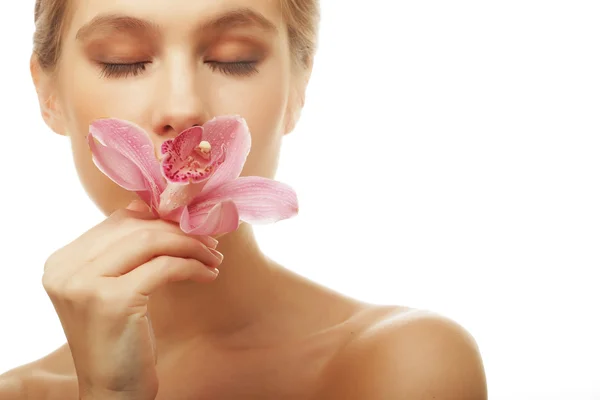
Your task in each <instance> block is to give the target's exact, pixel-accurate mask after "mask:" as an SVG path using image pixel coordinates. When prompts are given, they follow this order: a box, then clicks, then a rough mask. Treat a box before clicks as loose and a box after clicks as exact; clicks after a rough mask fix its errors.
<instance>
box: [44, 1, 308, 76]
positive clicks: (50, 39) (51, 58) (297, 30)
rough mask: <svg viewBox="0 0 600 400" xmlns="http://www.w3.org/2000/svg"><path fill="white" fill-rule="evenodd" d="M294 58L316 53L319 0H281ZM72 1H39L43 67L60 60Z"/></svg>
mask: <svg viewBox="0 0 600 400" xmlns="http://www.w3.org/2000/svg"><path fill="white" fill-rule="evenodd" d="M280 1H281V10H282V12H283V16H284V19H285V21H286V23H287V27H288V37H289V41H290V49H291V51H292V55H293V56H294V60H295V61H296V62H297V63H299V64H300V65H301V66H304V67H308V66H309V65H310V63H311V62H312V59H313V57H314V55H315V52H316V47H317V36H318V27H319V20H320V12H319V0H280ZM67 8H68V0H36V2H35V11H34V21H35V34H34V36H33V52H34V54H35V55H36V56H37V58H38V60H39V63H40V66H41V67H42V68H43V69H45V70H53V69H54V68H55V67H56V65H57V64H58V61H59V59H60V50H61V43H62V34H63V32H64V30H65V29H64V28H65V24H66V23H67V20H68V9H67Z"/></svg>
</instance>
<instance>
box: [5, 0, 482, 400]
mask: <svg viewBox="0 0 600 400" xmlns="http://www.w3.org/2000/svg"><path fill="white" fill-rule="evenodd" d="M71 3H72V5H73V8H72V10H71V11H72V12H71V15H70V18H69V21H68V22H69V23H68V24H67V27H66V31H65V35H64V37H63V51H62V54H61V60H60V64H59V68H58V69H57V70H56V72H55V73H54V74H53V73H49V72H48V71H45V70H42V69H41V68H40V66H39V64H38V63H37V60H36V58H35V57H32V62H31V71H32V77H33V80H34V83H35V86H36V89H37V93H38V96H39V100H40V109H41V112H42V115H43V118H44V120H45V121H46V123H47V124H48V126H49V127H50V128H51V129H52V130H53V131H54V132H56V133H58V134H61V135H65V136H68V137H69V138H70V141H71V143H72V149H73V156H74V161H75V166H76V168H77V171H78V173H79V176H80V178H81V182H82V183H83V185H84V188H85V190H86V191H87V192H88V194H89V196H90V198H91V199H92V200H93V201H94V202H95V203H96V204H97V206H98V207H99V208H100V209H101V210H102V211H103V212H104V213H105V215H107V218H106V219H105V220H104V221H103V222H101V223H100V224H99V225H97V226H95V227H93V228H91V229H90V230H89V231H88V232H86V233H84V234H83V235H82V236H80V237H79V238H78V239H76V240H74V241H73V242H72V243H69V244H67V245H66V246H64V247H63V248H61V249H59V250H57V251H56V252H55V253H54V254H52V255H51V256H50V257H49V258H48V260H47V262H46V265H45V270H44V275H43V279H42V283H43V285H44V288H45V289H46V291H47V293H48V295H49V296H50V299H51V300H52V302H53V304H54V306H55V308H56V312H57V314H58V316H59V318H60V321H61V324H62V326H63V329H64V331H65V334H66V338H67V341H68V343H67V344H65V345H64V346H62V347H60V348H59V349H57V350H56V351H55V352H53V353H51V354H49V355H48V356H46V357H44V358H42V359H40V360H37V361H34V362H32V363H30V364H27V365H24V366H21V367H19V368H15V369H14V370H12V371H9V372H8V373H6V374H4V375H2V376H1V377H0V400H5V399H7V400H8V399H11V400H14V399H36V400H43V399H52V400H54V399H56V400H70V399H73V400H75V399H85V400H92V399H94V400H95V399H102V400H113V399H115V400H117V399H118V400H121V399H122V400H150V399H165V400H166V399H168V400H177V399H195V400H198V399H263V400H265V399H309V400H310V399H314V400H317V399H369V400H391V399H411V400H412V399H437V400H449V399H457V400H458V399H460V400H484V399H486V398H487V390H486V382H485V374H484V369H483V366H482V361H481V357H480V355H479V351H478V349H477V346H476V344H475V342H474V340H473V339H472V338H471V336H470V335H469V334H468V333H467V332H466V331H465V330H464V329H463V328H462V327H461V326H459V325H458V324H456V323H455V322H453V321H451V320H449V319H446V318H443V317H440V316H438V315H435V314H433V313H429V312H426V311H420V310H413V309H409V308H406V307H400V306H379V305H372V304H367V303H364V302H359V301H356V300H354V299H351V298H348V297H346V296H343V295H341V294H339V293H336V292H334V291H331V290H329V289H327V288H325V287H322V286H320V285H318V284H316V283H314V282H311V281H308V280H306V279H304V278H303V277H301V276H298V275H296V274H294V273H292V272H290V271H288V270H286V269H285V268H283V267H282V266H280V265H278V264H276V263H275V262H273V261H272V260H270V259H269V258H268V257H267V256H266V255H264V254H263V253H262V252H261V250H260V248H259V246H258V245H257V243H256V242H255V240H254V236H253V233H252V228H251V227H250V226H249V225H247V224H242V225H241V226H240V228H239V229H238V230H237V231H236V232H233V233H230V234H227V235H224V236H222V237H219V238H216V239H218V243H217V240H215V239H212V240H211V239H210V238H203V237H194V236H189V235H185V234H184V233H183V232H181V231H180V230H179V228H178V227H177V226H176V225H174V224H172V223H169V222H165V221H161V220H157V219H156V218H155V217H154V216H153V215H152V214H151V213H150V212H149V211H148V209H147V207H146V206H145V205H144V204H143V203H140V202H139V201H134V200H135V197H134V196H133V195H132V194H131V193H129V192H127V191H125V190H123V189H121V188H120V187H118V186H117V185H115V184H114V183H113V182H112V181H110V180H109V179H108V178H106V177H105V176H104V175H103V174H102V173H101V172H99V171H98V169H97V168H96V167H95V166H94V165H93V163H92V161H91V154H90V151H89V149H88V147H87V144H86V135H87V131H88V126H89V124H90V122H91V121H93V120H94V119H97V118H102V117H106V116H110V117H115V118H123V119H128V120H132V121H134V122H136V123H137V124H139V125H141V126H142V127H143V128H145V129H146V130H148V132H150V133H151V135H152V140H153V141H154V143H155V144H156V145H157V147H159V146H158V145H159V144H160V143H162V142H163V141H164V140H167V139H169V138H172V137H174V136H175V135H176V134H177V133H179V132H180V131H182V130H183V129H185V128H188V127H190V126H192V125H194V124H199V125H202V124H203V123H204V122H206V121H207V120H209V119H211V118H212V117H214V116H218V115H223V114H239V115H242V116H243V117H244V118H245V119H246V121H247V122H248V125H249V127H250V131H251V133H252V144H253V145H252V150H251V152H250V155H249V157H248V161H247V163H246V165H245V167H244V171H243V172H242V175H246V176H248V175H257V176H264V177H268V178H273V176H274V174H275V171H276V168H277V160H278V156H279V148H280V143H281V140H282V138H283V136H284V135H286V134H288V133H289V132H291V131H292V130H293V128H294V126H295V124H296V122H297V119H298V117H299V115H300V111H301V109H302V105H303V104H304V93H305V89H306V85H307V83H308V80H309V77H310V72H311V66H310V65H309V66H307V67H300V66H298V65H297V64H295V63H294V61H293V56H292V55H291V50H290V47H289V43H288V37H287V33H286V32H287V31H286V27H285V23H284V21H283V19H282V15H281V9H280V6H279V2H278V1H273V0H252V1H250V0H210V1H209V0H198V1H193V2H192V1H188V0H153V1H151V2H150V1H146V0H72V1H71ZM233 10H237V12H235V13H234V14H231V11H233ZM240 10H243V12H240ZM116 15H119V16H120V17H119V18H117V19H115V18H114V17H115V16H116ZM232 15H233V16H234V18H232ZM257 15H258V16H262V17H259V18H257V17H256V16H257ZM98 16H104V18H101V19H98ZM223 16H227V18H225V19H221V20H220V22H219V24H217V25H216V26H215V25H214V24H213V23H211V21H215V20H217V19H219V18H221V17H223ZM263 19H264V20H263ZM92 21H96V23H95V24H94V23H93V22H92ZM98 21H100V22H98ZM244 21H245V22H244ZM90 22H92V25H90ZM228 22H229V23H228ZM265 22H267V23H265ZM119 24H120V25H119ZM117 25H118V26H117ZM84 27H85V28H84ZM82 28H83V29H82ZM232 63H233V64H232ZM106 64H130V65H118V66H115V65H112V66H107V65H106ZM365 79H367V78H365ZM297 246H298V249H299V250H300V249H302V251H310V247H311V243H310V242H305V243H297ZM215 248H216V249H218V250H216V249H215ZM314 262H315V263H319V262H320V261H319V260H318V257H315V260H314ZM322 267H323V268H327V265H323V266H322ZM336 268H338V269H340V268H339V266H337V267H336ZM367 269H368V268H367ZM340 271H342V269H340ZM365 273H368V271H367V270H365ZM340 279H344V277H343V275H340Z"/></svg>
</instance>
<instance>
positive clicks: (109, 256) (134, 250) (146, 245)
mask: <svg viewBox="0 0 600 400" xmlns="http://www.w3.org/2000/svg"><path fill="white" fill-rule="evenodd" d="M163 255H164V256H170V257H178V258H191V259H195V260H198V261H199V262H201V263H203V264H205V265H207V266H209V267H216V266H218V265H219V264H220V263H221V261H222V255H221V254H220V253H219V252H217V251H216V250H211V249H209V248H207V247H206V246H205V245H203V244H202V243H200V242H199V241H198V240H196V239H194V238H191V237H189V236H186V235H183V234H178V233H172V232H164V231H159V230H141V231H136V232H133V233H131V234H130V235H129V236H127V237H125V238H123V239H122V240H120V241H118V242H116V243H115V244H114V245H113V246H112V247H111V248H110V249H108V251H106V252H105V253H104V254H103V255H101V256H99V257H98V258H97V259H96V260H94V261H93V263H92V265H93V266H90V267H89V271H86V274H87V273H89V274H93V275H95V276H113V277H115V276H120V275H124V274H126V273H128V272H130V271H131V270H133V269H135V268H137V267H138V266H140V265H142V264H144V263H146V262H149V261H150V260H152V259H153V258H155V257H159V256H163Z"/></svg>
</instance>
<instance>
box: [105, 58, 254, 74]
mask: <svg viewBox="0 0 600 400" xmlns="http://www.w3.org/2000/svg"><path fill="white" fill-rule="evenodd" d="M205 63H206V64H207V65H208V67H209V68H210V69H211V70H213V71H217V72H220V73H222V74H225V75H230V76H251V75H253V74H255V73H257V72H258V69H257V68H256V64H257V63H256V61H234V62H218V61H206V62H205ZM148 64H149V62H137V63H130V64H111V63H102V64H101V65H102V72H101V76H102V77H106V78H127V77H128V76H138V75H139V74H140V73H142V72H144V71H145V70H146V65H148Z"/></svg>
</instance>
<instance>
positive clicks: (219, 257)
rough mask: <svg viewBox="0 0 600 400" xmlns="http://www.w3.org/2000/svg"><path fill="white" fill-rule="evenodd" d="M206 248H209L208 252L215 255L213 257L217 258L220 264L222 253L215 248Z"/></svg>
mask: <svg viewBox="0 0 600 400" xmlns="http://www.w3.org/2000/svg"><path fill="white" fill-rule="evenodd" d="M208 250H210V252H211V253H212V255H213V256H215V258H217V260H218V262H219V264H221V261H223V254H221V253H219V252H218V251H217V250H215V249H211V248H210V247H209V248H208Z"/></svg>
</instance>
